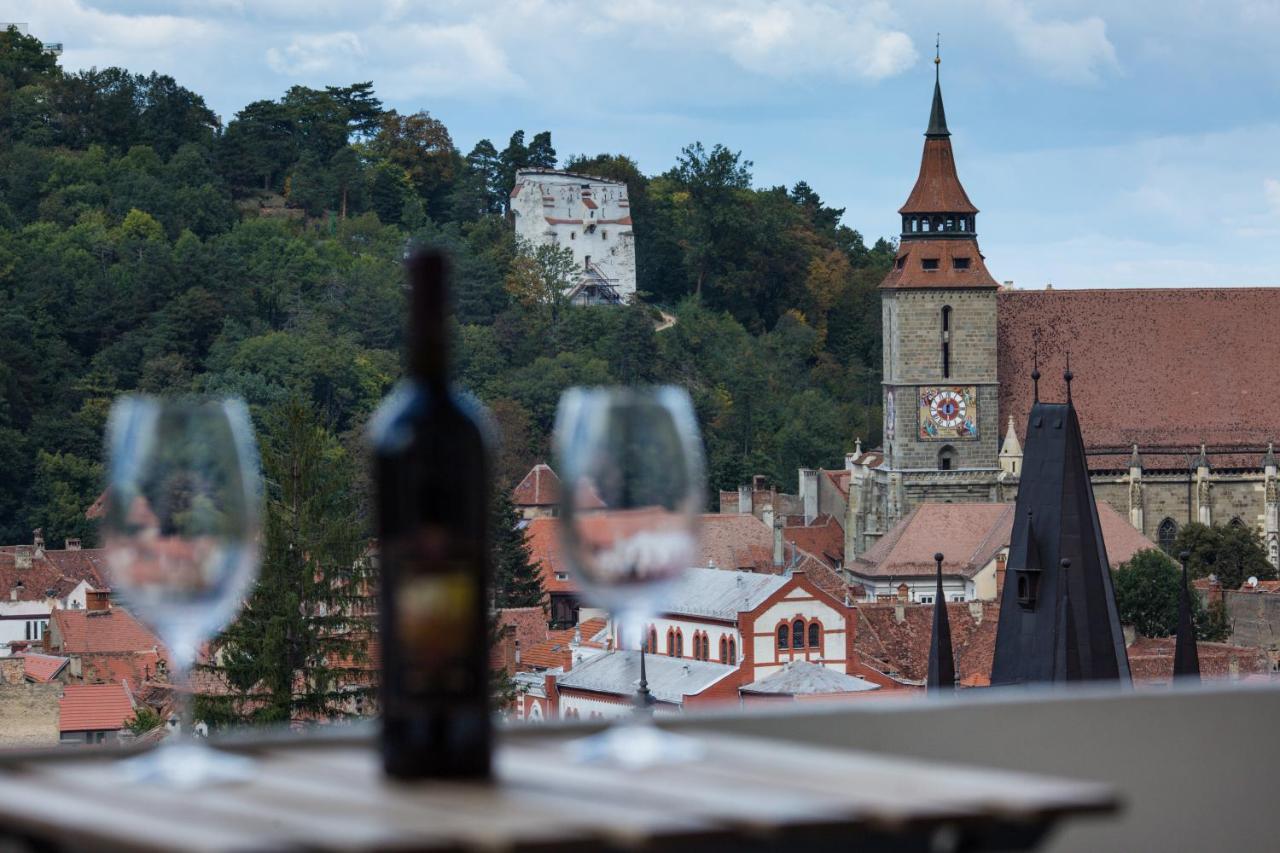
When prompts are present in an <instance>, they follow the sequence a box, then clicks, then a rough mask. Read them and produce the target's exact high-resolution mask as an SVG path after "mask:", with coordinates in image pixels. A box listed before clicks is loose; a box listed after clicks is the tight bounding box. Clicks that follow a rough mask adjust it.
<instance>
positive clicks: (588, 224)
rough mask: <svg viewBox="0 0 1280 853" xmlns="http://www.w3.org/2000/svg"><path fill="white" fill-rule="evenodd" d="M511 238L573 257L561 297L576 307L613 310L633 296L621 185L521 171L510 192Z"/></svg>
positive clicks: (630, 241)
mask: <svg viewBox="0 0 1280 853" xmlns="http://www.w3.org/2000/svg"><path fill="white" fill-rule="evenodd" d="M511 215H512V218H513V219H514V220H515V229H516V236H517V237H518V238H520V239H522V240H525V241H527V242H528V243H529V244H530V245H533V246H543V245H552V246H559V247H561V248H566V249H569V250H571V251H572V252H573V259H574V265H575V267H576V268H577V269H578V273H577V277H576V280H575V281H574V282H573V284H572V285H571V286H570V288H569V290H568V292H567V294H566V295H567V296H568V297H569V299H570V300H571V301H572V302H574V303H576V304H580V305H617V304H620V303H624V302H629V301H631V300H632V299H634V298H635V293H636V242H635V235H634V234H633V233H632V231H631V202H630V200H629V199H628V198H627V185H626V184H624V183H623V182H621V181H610V180H606V179H604V178H594V177H591V176H589V175H578V174H574V173H573V172H558V171H555V170H553V169H521V170H520V171H518V172H517V173H516V183H515V187H514V189H512V190H511Z"/></svg>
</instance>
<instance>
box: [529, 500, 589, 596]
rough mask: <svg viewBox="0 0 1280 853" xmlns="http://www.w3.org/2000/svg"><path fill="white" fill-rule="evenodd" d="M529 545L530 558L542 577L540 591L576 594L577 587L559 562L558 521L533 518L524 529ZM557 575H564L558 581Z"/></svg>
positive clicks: (565, 567) (566, 569) (556, 519)
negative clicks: (536, 565) (562, 578)
mask: <svg viewBox="0 0 1280 853" xmlns="http://www.w3.org/2000/svg"><path fill="white" fill-rule="evenodd" d="M524 536H525V541H527V542H528V543H529V553H530V558H531V559H532V560H533V561H534V562H536V563H537V564H538V572H539V574H541V575H542V589H543V590H544V591H546V592H549V593H550V592H577V591H578V587H577V584H575V583H574V582H573V581H572V580H570V579H569V576H568V571H569V569H568V567H567V566H565V565H564V564H563V563H562V562H561V560H560V519H558V518H534V519H531V520H530V521H529V525H528V527H526V528H525V529H524ZM557 573H559V574H563V575H565V579H564V580H559V579H558V578H557V577H556V575H557Z"/></svg>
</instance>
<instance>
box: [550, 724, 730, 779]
mask: <svg viewBox="0 0 1280 853" xmlns="http://www.w3.org/2000/svg"><path fill="white" fill-rule="evenodd" d="M567 746H568V750H569V755H570V757H571V758H572V760H573V761H575V762H577V763H579V764H608V765H612V766H615V767H622V768H624V769H626V770H642V769H644V768H646V767H654V766H660V765H668V764H686V763H688V762H691V761H697V760H699V759H700V758H702V756H703V753H704V752H705V751H706V750H705V749H704V748H703V746H702V744H700V743H698V742H697V741H696V740H694V739H693V738H690V737H685V736H684V735H677V734H672V733H671V732H668V731H664V730H662V729H660V728H658V727H657V726H655V725H653V724H651V723H648V722H643V721H630V722H623V723H618V724H615V725H613V726H611V727H610V728H608V729H606V730H604V731H602V732H600V733H599V734H594V735H591V736H589V737H584V738H579V739H577V740H574V741H570V742H569V743H568V744H567Z"/></svg>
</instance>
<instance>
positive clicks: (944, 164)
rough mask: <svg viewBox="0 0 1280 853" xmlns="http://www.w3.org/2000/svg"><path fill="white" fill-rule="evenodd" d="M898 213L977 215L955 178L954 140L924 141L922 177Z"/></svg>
mask: <svg viewBox="0 0 1280 853" xmlns="http://www.w3.org/2000/svg"><path fill="white" fill-rule="evenodd" d="M898 212H899V213H970V214H972V213H977V212H978V208H976V207H974V204H973V202H971V201H969V194H968V193H966V192H965V191H964V186H963V185H962V184H961V183H960V176H959V175H957V174H956V159H955V154H954V153H953V152H952V150H951V140H950V139H949V138H945V137H939V138H931V139H926V140H925V141H924V152H923V153H922V154H921V155H920V174H919V175H917V176H916V184H915V186H914V187H912V188H911V195H909V196H907V200H906V202H905V203H904V204H903V205H902V207H900V208H898Z"/></svg>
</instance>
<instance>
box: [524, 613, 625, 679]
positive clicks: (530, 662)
mask: <svg viewBox="0 0 1280 853" xmlns="http://www.w3.org/2000/svg"><path fill="white" fill-rule="evenodd" d="M607 625H608V622H607V621H606V620H605V619H603V618H602V617H598V616H597V617H595V618H592V619H588V620H586V621H585V622H581V623H579V624H578V625H577V626H576V627H574V628H562V629H559V630H556V631H548V632H547V638H546V639H545V640H544V641H542V642H541V643H538V644H536V645H534V646H533V647H531V648H529V649H527V650H524V649H522V650H521V653H520V668H521V669H531V668H533V669H555V668H557V667H560V668H562V669H565V670H568V669H569V668H571V667H572V666H573V648H574V638H575V637H579V638H581V643H580V647H582V648H588V649H603V648H604V647H605V636H604V634H605V629H606V627H607Z"/></svg>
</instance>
